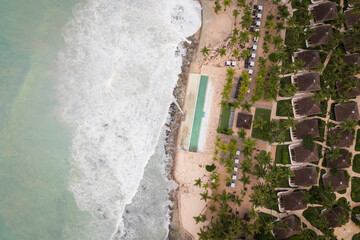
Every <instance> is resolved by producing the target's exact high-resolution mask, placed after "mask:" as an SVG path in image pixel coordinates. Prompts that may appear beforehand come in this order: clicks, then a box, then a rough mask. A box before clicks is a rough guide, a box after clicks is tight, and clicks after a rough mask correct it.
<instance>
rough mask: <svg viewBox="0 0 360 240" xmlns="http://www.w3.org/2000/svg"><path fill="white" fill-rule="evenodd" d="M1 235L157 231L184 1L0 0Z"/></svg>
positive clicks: (197, 18)
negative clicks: (165, 147)
mask: <svg viewBox="0 0 360 240" xmlns="http://www.w3.org/2000/svg"><path fill="white" fill-rule="evenodd" d="M0 6H1V7H0V193H1V197H0V239H2V240H8V239H9V240H10V239H11V240H17V239H19V240H23V239H24V240H27V239H29V240H33V239H53V240H58V239H66V240H68V239H69V240H71V239H89V240H100V239H165V238H166V236H167V234H168V224H169V210H168V206H169V205H171V202H170V201H169V198H168V192H169V190H171V189H173V188H175V187H176V186H175V184H174V183H173V182H172V181H169V180H168V179H167V177H166V174H167V173H166V170H165V169H166V164H167V156H166V154H165V152H164V144H165V130H166V127H165V126H164V125H165V123H166V121H167V119H168V117H169V114H168V110H169V106H170V103H171V102H172V101H173V100H174V99H173V98H174V97H173V96H172V91H173V89H174V87H175V86H176V82H177V79H178V74H179V73H180V71H181V63H182V56H183V55H184V54H185V53H186V51H185V50H184V48H182V46H181V42H182V41H184V40H185V39H186V38H187V37H188V36H190V35H192V34H194V33H195V32H196V31H197V30H198V28H199V27H200V25H201V8H200V5H199V3H198V2H196V1H193V0H147V1H144V0H91V1H90V0H86V1H85V0H83V1H79V0H33V1H25V0H0Z"/></svg>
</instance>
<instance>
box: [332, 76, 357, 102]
mask: <svg viewBox="0 0 360 240" xmlns="http://www.w3.org/2000/svg"><path fill="white" fill-rule="evenodd" d="M353 81H355V82H356V83H357V84H356V87H355V88H354V89H351V90H350V91H347V90H346V89H345V88H344V87H343V81H338V82H336V89H337V91H338V92H339V93H342V94H343V93H347V94H348V95H349V97H356V96H359V95H360V81H359V79H358V78H357V77H354V78H353Z"/></svg>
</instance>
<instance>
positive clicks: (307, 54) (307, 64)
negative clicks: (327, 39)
mask: <svg viewBox="0 0 360 240" xmlns="http://www.w3.org/2000/svg"><path fill="white" fill-rule="evenodd" d="M294 56H295V58H294V59H293V61H295V60H300V61H302V62H304V69H307V70H308V69H311V68H315V67H317V66H319V65H320V64H321V58H320V51H318V50H307V51H302V52H296V53H294Z"/></svg>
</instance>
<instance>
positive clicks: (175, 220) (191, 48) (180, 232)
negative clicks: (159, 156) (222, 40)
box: [165, 0, 203, 240]
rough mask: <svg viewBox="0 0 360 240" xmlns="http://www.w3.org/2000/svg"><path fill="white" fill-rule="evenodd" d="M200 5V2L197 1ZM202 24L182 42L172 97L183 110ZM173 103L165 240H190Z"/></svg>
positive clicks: (176, 112)
mask: <svg viewBox="0 0 360 240" xmlns="http://www.w3.org/2000/svg"><path fill="white" fill-rule="evenodd" d="M199 3H200V4H201V1H200V0H199ZM202 26H203V23H202V24H201V27H200V28H199V30H198V31H197V32H196V33H195V34H194V35H192V36H190V37H188V38H187V40H188V42H183V43H182V47H184V48H185V49H186V55H185V56H183V59H182V66H181V73H180V74H179V75H178V76H179V79H178V81H177V84H176V87H175V88H174V91H173V95H174V97H175V100H176V101H177V103H178V106H180V107H181V108H183V106H184V102H185V95H186V88H187V83H188V77H189V74H190V71H191V66H192V63H193V62H194V61H195V59H196V56H197V52H198V48H199V44H200V36H201V31H202ZM178 106H176V104H175V103H171V105H170V107H169V114H170V122H169V123H168V124H167V126H168V127H169V130H167V131H166V143H167V145H166V146H165V152H166V155H167V156H168V157H169V162H168V165H167V171H168V179H170V180H172V181H174V182H175V183H176V185H177V188H176V189H174V190H171V191H170V192H169V200H170V201H171V202H172V204H173V205H172V206H169V210H170V224H169V233H168V236H167V239H169V240H177V239H184V240H191V239H193V238H192V236H191V234H189V233H188V232H187V231H186V230H185V229H184V228H182V226H181V223H180V219H179V199H178V191H179V183H178V182H177V181H176V180H175V176H174V170H175V167H176V152H177V144H178V136H179V131H180V126H181V117H182V114H181V112H180V110H179V108H178Z"/></svg>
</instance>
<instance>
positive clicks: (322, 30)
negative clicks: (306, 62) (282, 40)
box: [306, 25, 333, 47]
mask: <svg viewBox="0 0 360 240" xmlns="http://www.w3.org/2000/svg"><path fill="white" fill-rule="evenodd" d="M313 29H314V31H315V33H314V34H313V35H312V36H311V38H310V39H309V40H306V47H316V46H320V45H323V44H326V43H328V42H329V40H330V39H331V38H332V36H333V29H332V27H331V25H321V26H317V27H314V28H313Z"/></svg>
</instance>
